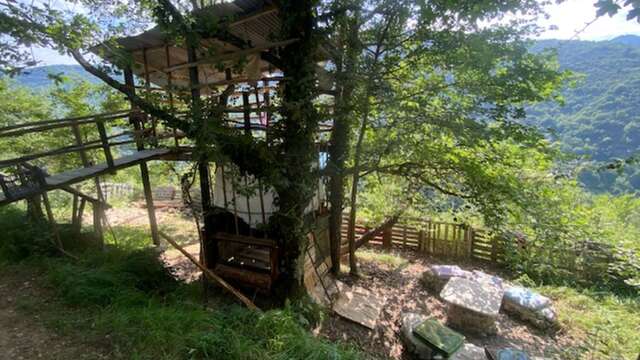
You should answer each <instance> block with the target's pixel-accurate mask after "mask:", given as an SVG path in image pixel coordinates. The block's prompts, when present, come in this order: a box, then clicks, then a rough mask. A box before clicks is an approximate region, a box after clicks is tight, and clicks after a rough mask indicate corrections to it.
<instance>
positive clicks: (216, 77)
mask: <svg viewBox="0 0 640 360" xmlns="http://www.w3.org/2000/svg"><path fill="white" fill-rule="evenodd" d="M193 15H194V16H213V17H215V18H220V19H223V18H229V20H230V21H231V24H230V26H229V32H230V33H231V34H233V35H234V36H236V37H238V38H240V39H242V40H245V41H249V42H250V43H251V45H252V46H259V45H264V44H267V43H269V42H270V41H271V40H272V39H273V38H274V36H275V34H276V33H277V31H278V30H279V28H280V19H279V17H278V13H277V11H276V10H275V8H274V7H273V6H272V4H271V1H265V0H235V1H232V2H223V3H218V4H216V5H214V6H210V7H207V8H203V9H200V10H197V11H196V12H194V14H193ZM117 41H118V43H119V44H120V45H121V46H122V47H123V48H124V50H126V51H128V52H129V53H131V54H132V56H133V58H134V61H135V62H136V66H134V68H133V72H134V73H135V74H137V75H139V76H144V75H145V71H144V57H145V56H146V58H147V68H148V71H149V78H150V81H151V82H152V83H154V84H156V85H159V86H163V87H164V86H166V85H167V82H168V81H167V78H168V76H167V74H166V73H165V72H164V69H166V68H167V67H169V66H175V65H179V64H184V63H186V62H187V51H186V49H185V48H183V47H179V46H169V47H168V52H167V49H166V46H167V39H166V36H165V34H163V32H162V31H161V30H160V29H159V28H157V27H156V28H153V29H151V30H148V31H145V32H143V33H141V34H139V35H136V36H130V37H124V38H120V39H118V40H117ZM201 44H202V46H201V48H200V49H198V50H199V52H200V53H199V54H198V55H199V56H198V57H199V58H203V57H208V56H211V55H212V54H221V53H227V52H233V51H237V50H239V48H237V47H235V46H233V45H232V44H228V43H223V42H221V41H219V40H218V39H203V40H202V42H201ZM93 51H94V52H95V53H97V54H99V55H101V56H104V57H105V58H107V59H108V58H110V57H112V56H113V54H114V52H112V51H110V50H109V48H108V47H107V46H106V45H104V44H103V45H100V46H97V47H95V48H94V49H93ZM167 53H168V55H169V56H168V57H167ZM259 67H260V69H264V70H267V69H268V68H269V64H268V63H266V62H264V61H260V64H259ZM198 69H199V70H200V71H199V74H200V79H199V80H200V83H201V84H206V83H212V82H218V81H221V80H224V78H225V75H224V72H221V71H219V70H218V69H217V68H216V67H215V66H214V65H200V66H198ZM171 76H172V81H173V85H174V86H183V87H187V86H188V85H189V82H188V79H189V76H188V70H187V69H180V70H176V71H173V72H172V74H171Z"/></svg>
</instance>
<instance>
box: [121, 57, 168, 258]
mask: <svg viewBox="0 0 640 360" xmlns="http://www.w3.org/2000/svg"><path fill="white" fill-rule="evenodd" d="M124 81H125V84H126V85H127V86H128V87H129V88H130V90H131V91H132V92H134V93H135V84H134V82H133V72H131V69H130V68H127V69H125V70H124ZM131 107H132V110H134V109H133V108H134V105H133V103H131ZM129 121H130V122H131V123H133V128H134V130H135V131H136V133H141V126H140V120H139V119H138V118H137V117H136V115H135V114H134V113H132V114H131V115H130V117H129ZM136 146H137V148H138V151H141V150H144V142H143V140H142V139H138V140H136ZM140 176H141V178H142V187H143V189H144V199H145V202H146V204H147V213H148V214H149V226H150V227H151V238H152V239H153V244H154V245H156V246H157V245H160V236H159V235H158V223H157V221H156V210H155V207H154V206H153V195H152V193H151V183H150V182H149V167H148V166H147V163H146V162H142V163H140Z"/></svg>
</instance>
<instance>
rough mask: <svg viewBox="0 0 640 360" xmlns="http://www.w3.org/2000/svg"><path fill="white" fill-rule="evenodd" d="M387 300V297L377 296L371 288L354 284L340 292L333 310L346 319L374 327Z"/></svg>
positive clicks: (370, 327)
mask: <svg viewBox="0 0 640 360" xmlns="http://www.w3.org/2000/svg"><path fill="white" fill-rule="evenodd" d="M385 302H386V299H385V298H378V297H375V296H373V294H372V293H371V292H370V291H369V290H366V289H363V288H360V287H356V286H354V287H353V288H351V289H349V288H347V289H343V290H342V291H341V292H340V297H339V298H338V300H337V301H336V303H335V305H334V307H333V310H334V311H335V312H336V313H337V314H338V315H340V316H342V317H344V318H346V319H349V320H351V321H354V322H356V323H358V324H360V325H362V326H365V327H367V328H369V329H373V328H375V326H376V323H377V322H378V317H379V316H380V312H381V311H382V306H383V305H384V303H385Z"/></svg>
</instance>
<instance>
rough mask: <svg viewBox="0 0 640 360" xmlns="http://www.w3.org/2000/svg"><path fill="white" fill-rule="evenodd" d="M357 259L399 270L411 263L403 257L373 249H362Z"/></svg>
mask: <svg viewBox="0 0 640 360" xmlns="http://www.w3.org/2000/svg"><path fill="white" fill-rule="evenodd" d="M356 257H357V258H358V259H361V260H365V261H370V262H375V263H379V264H385V265H388V266H391V267H393V268H399V267H402V266H405V265H407V264H408V263H409V261H408V260H407V259H405V258H403V257H402V256H398V255H394V254H393V253H387V252H382V251H376V250H373V249H360V250H358V252H357V253H356Z"/></svg>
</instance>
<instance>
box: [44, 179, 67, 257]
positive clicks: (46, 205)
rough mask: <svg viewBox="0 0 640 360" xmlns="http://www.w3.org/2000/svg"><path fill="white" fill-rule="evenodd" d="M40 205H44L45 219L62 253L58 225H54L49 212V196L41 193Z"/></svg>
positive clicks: (51, 214)
mask: <svg viewBox="0 0 640 360" xmlns="http://www.w3.org/2000/svg"><path fill="white" fill-rule="evenodd" d="M42 203H43V204H44V208H45V210H46V212H47V218H48V219H49V225H50V226H51V231H52V232H53V235H54V236H55V241H56V245H57V246H58V248H59V249H60V250H62V251H64V247H63V246H62V239H61V238H60V232H59V231H58V225H57V224H56V220H55V218H54V217H53V211H51V203H50V202H49V196H48V195H47V192H46V191H45V192H43V193H42Z"/></svg>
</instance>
